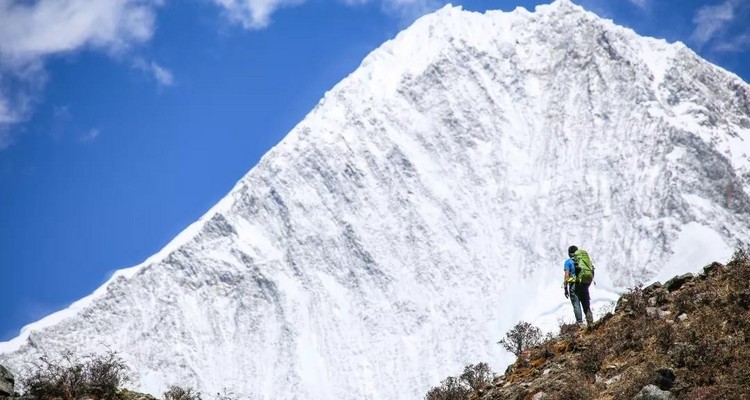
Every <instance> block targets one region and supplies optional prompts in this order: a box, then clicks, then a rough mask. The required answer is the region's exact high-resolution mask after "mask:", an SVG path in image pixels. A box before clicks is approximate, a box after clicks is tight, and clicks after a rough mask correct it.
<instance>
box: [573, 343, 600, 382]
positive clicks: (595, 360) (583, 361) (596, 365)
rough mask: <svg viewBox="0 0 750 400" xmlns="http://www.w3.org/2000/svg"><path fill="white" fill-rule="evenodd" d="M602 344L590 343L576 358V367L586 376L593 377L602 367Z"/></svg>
mask: <svg viewBox="0 0 750 400" xmlns="http://www.w3.org/2000/svg"><path fill="white" fill-rule="evenodd" d="M604 350H605V349H604V346H601V345H592V346H590V347H588V348H586V349H584V350H583V351H582V352H581V354H580V356H579V359H578V369H579V370H580V371H581V372H582V373H583V374H584V375H585V376H587V377H593V376H594V375H596V373H597V372H599V370H600V369H601V368H602V363H603V362H604V356H605V351H604Z"/></svg>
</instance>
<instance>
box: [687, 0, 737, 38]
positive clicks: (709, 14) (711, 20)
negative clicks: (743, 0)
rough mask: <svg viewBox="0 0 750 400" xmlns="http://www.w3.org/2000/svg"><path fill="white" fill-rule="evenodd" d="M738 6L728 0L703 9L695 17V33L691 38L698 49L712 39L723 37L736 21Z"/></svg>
mask: <svg viewBox="0 0 750 400" xmlns="http://www.w3.org/2000/svg"><path fill="white" fill-rule="evenodd" d="M737 4H738V3H737V1H735V0H727V1H725V2H724V3H722V4H719V5H716V6H704V7H701V8H700V9H699V10H698V11H697V12H696V13H695V16H694V17H693V22H694V23H695V31H693V34H692V35H691V37H690V38H691V40H692V41H693V42H695V43H696V44H697V45H698V47H703V46H704V45H705V44H706V43H708V42H709V41H711V39H713V38H714V37H716V36H718V35H721V34H722V32H724V31H725V30H726V29H727V27H728V26H729V24H730V23H731V22H732V21H733V20H734V19H735V16H736V15H735V8H736V7H737Z"/></svg>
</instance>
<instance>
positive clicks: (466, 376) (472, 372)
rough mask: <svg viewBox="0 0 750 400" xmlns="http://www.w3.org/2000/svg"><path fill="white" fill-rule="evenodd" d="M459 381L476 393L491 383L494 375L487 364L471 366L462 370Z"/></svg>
mask: <svg viewBox="0 0 750 400" xmlns="http://www.w3.org/2000/svg"><path fill="white" fill-rule="evenodd" d="M459 379H460V380H461V381H463V382H465V383H466V384H467V385H468V386H469V387H470V388H471V390H473V391H475V392H476V391H478V390H479V389H482V388H483V387H485V386H487V385H489V384H490V383H492V380H493V379H495V373H494V372H492V370H491V369H490V366H489V365H487V363H479V364H471V365H468V366H466V367H465V368H464V373H463V374H461V376H460V377H459Z"/></svg>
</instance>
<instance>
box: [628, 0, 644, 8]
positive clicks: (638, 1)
mask: <svg viewBox="0 0 750 400" xmlns="http://www.w3.org/2000/svg"><path fill="white" fill-rule="evenodd" d="M630 2H631V3H633V4H635V5H636V6H638V7H639V8H643V9H646V8H647V7H648V0H630Z"/></svg>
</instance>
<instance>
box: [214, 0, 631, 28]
mask: <svg viewBox="0 0 750 400" xmlns="http://www.w3.org/2000/svg"><path fill="white" fill-rule="evenodd" d="M213 1H214V3H216V4H217V5H218V6H219V7H221V8H222V9H223V10H224V12H225V14H226V15H227V17H228V18H229V19H230V20H232V21H234V22H237V23H239V24H241V25H242V26H243V27H244V28H246V29H263V28H266V27H268V25H269V24H270V23H271V16H272V15H273V13H275V12H276V11H278V10H279V9H282V8H285V7H294V6H298V5H301V4H303V3H305V2H306V1H307V0H213ZM339 1H340V2H341V3H342V4H345V5H347V6H359V5H363V4H367V3H371V2H372V1H376V0H339ZM381 1H382V3H381V4H382V7H383V10H384V11H386V12H388V13H391V14H395V15H397V16H399V17H401V18H402V19H413V18H415V17H418V16H420V15H422V14H425V13H427V12H430V11H432V10H435V9H436V8H438V7H439V6H440V5H441V4H444V3H445V1H441V0H381ZM632 1H646V0H632Z"/></svg>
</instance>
